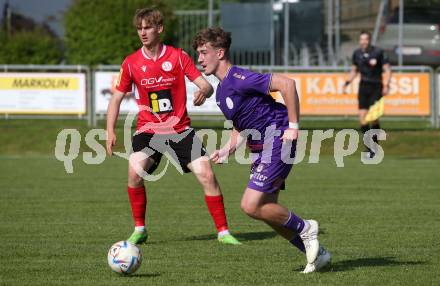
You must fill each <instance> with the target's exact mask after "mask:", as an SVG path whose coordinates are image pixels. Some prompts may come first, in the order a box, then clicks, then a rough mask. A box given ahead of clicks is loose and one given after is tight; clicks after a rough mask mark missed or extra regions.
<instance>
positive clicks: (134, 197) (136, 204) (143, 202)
mask: <svg viewBox="0 0 440 286" xmlns="http://www.w3.org/2000/svg"><path fill="white" fill-rule="evenodd" d="M127 192H128V198H129V200H130V205H131V213H132V214H133V218H134V225H135V226H145V209H146V207H147V195H146V193H145V187H144V186H142V187H139V188H130V187H128V188H127Z"/></svg>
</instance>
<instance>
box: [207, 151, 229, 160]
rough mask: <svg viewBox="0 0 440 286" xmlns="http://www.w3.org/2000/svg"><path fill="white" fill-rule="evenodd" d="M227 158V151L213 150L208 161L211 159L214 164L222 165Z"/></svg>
mask: <svg viewBox="0 0 440 286" xmlns="http://www.w3.org/2000/svg"><path fill="white" fill-rule="evenodd" d="M228 157H229V151H227V150H225V149H220V150H215V151H214V152H213V153H212V154H211V156H209V159H211V161H212V162H214V164H223V163H224V162H225V161H226V159H228Z"/></svg>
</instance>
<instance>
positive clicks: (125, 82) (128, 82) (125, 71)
mask: <svg viewBox="0 0 440 286" xmlns="http://www.w3.org/2000/svg"><path fill="white" fill-rule="evenodd" d="M132 85H133V80H132V77H131V70H130V64H129V63H128V61H127V59H125V60H124V62H123V63H122V65H121V70H120V71H119V77H118V81H117V82H116V89H117V90H119V91H120V92H124V93H126V92H131V89H132Z"/></svg>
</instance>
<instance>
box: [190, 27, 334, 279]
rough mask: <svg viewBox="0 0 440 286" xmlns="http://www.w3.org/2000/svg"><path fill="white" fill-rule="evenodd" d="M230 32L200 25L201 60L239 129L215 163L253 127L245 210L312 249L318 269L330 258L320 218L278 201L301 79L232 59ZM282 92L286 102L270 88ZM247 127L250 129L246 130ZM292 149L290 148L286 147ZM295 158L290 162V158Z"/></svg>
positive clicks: (311, 260) (310, 263)
mask: <svg viewBox="0 0 440 286" xmlns="http://www.w3.org/2000/svg"><path fill="white" fill-rule="evenodd" d="M230 45H231V36H230V33H227V32H225V31H223V30H222V29H220V28H208V29H205V30H202V31H200V32H199V33H198V34H197V36H196V37H195V39H194V43H193V48H194V49H195V50H197V52H198V54H199V56H198V62H199V64H200V65H201V66H202V68H203V70H204V73H205V74H207V75H211V74H213V75H215V76H216V77H217V78H218V79H219V80H220V83H219V85H218V87H217V92H216V101H217V105H218V106H219V107H220V109H221V111H222V112H223V114H224V115H225V117H226V119H228V120H232V123H233V126H234V129H233V131H232V134H231V138H230V139H229V141H228V142H227V143H226V144H225V146H224V147H223V148H221V149H220V150H217V151H215V152H213V154H211V160H212V161H213V162H214V163H217V164H219V163H222V162H224V161H225V160H226V159H227V158H228V156H229V155H231V154H232V153H234V152H235V150H236V149H237V147H238V146H239V145H240V143H242V142H243V141H244V140H245V138H243V137H242V136H240V132H242V133H241V134H244V133H250V134H251V135H252V136H246V137H247V144H248V147H249V148H250V150H251V153H252V168H251V176H250V180H249V183H248V185H247V188H246V190H245V192H244V195H243V197H242V200H241V208H242V210H243V211H244V212H245V213H246V214H247V215H249V216H250V217H252V218H254V219H257V220H262V221H263V222H265V223H266V224H268V225H269V226H270V227H272V228H273V229H274V230H275V231H276V232H277V233H278V234H280V235H281V236H282V237H284V238H286V239H287V240H288V241H290V242H291V243H292V244H293V245H294V246H296V247H297V248H298V249H299V250H300V251H302V252H303V253H305V254H306V258H307V265H306V267H305V269H304V270H303V273H310V272H314V271H317V270H319V269H321V268H322V267H324V266H325V265H326V264H328V263H329V262H330V258H331V256H330V253H329V252H327V251H326V250H325V249H324V247H322V246H320V245H319V242H318V232H319V231H318V229H319V228H318V223H317V222H316V221H315V220H304V219H302V218H300V217H299V216H298V215H296V214H294V213H293V212H292V211H289V210H288V209H287V208H286V207H284V206H282V205H280V204H279V203H278V194H279V190H280V189H284V181H285V179H286V178H287V176H288V174H289V172H290V170H291V169H292V164H293V162H291V161H292V160H291V158H290V157H294V155H295V151H296V140H297V138H298V132H299V99H298V94H297V92H296V87H295V81H294V80H292V79H289V78H287V77H285V76H283V75H281V74H260V73H256V72H252V71H250V70H246V69H242V68H239V67H237V66H234V65H232V63H231V62H230V60H229V53H228V52H229V48H230ZM271 91H278V92H280V93H281V95H282V97H283V99H284V102H285V105H283V104H281V103H277V102H276V101H275V100H274V99H273V98H272V97H271V96H270V95H269V92H271ZM243 131H244V132H243ZM286 151H287V152H286ZM289 159H290V162H286V161H289Z"/></svg>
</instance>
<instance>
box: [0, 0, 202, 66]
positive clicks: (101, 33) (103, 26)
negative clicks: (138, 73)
mask: <svg viewBox="0 0 440 286" xmlns="http://www.w3.org/2000/svg"><path fill="white" fill-rule="evenodd" d="M144 7H156V8H158V9H160V10H161V11H162V12H163V14H164V16H165V28H166V29H165V32H164V35H163V40H164V42H165V43H168V44H173V40H174V39H175V33H174V31H175V28H176V25H177V20H176V18H175V16H174V13H173V11H174V10H179V9H207V1H206V0H185V1H181V0H165V1H164V0H162V1H161V0H93V1H90V0H74V1H73V3H72V5H71V7H70V8H69V9H68V11H67V12H66V14H65V15H64V28H65V36H64V39H63V40H61V39H58V38H57V37H56V36H55V35H54V33H52V32H51V31H50V29H49V28H48V27H47V26H45V25H41V24H36V23H34V22H33V21H32V20H29V19H25V18H23V17H21V16H20V15H17V14H13V15H12V17H13V18H14V19H13V20H14V21H13V22H14V23H18V24H17V25H14V26H13V27H7V26H6V25H7V24H6V21H4V22H5V23H4V25H3V27H2V28H1V29H0V47H1V48H0V64H59V63H65V64H85V65H98V64H120V63H121V62H122V60H123V58H124V56H126V55H127V54H129V53H131V52H133V51H135V50H136V49H138V48H139V45H140V43H139V39H138V36H137V34H136V30H135V28H134V27H133V25H132V18H133V15H134V12H135V11H136V9H139V8H144Z"/></svg>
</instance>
